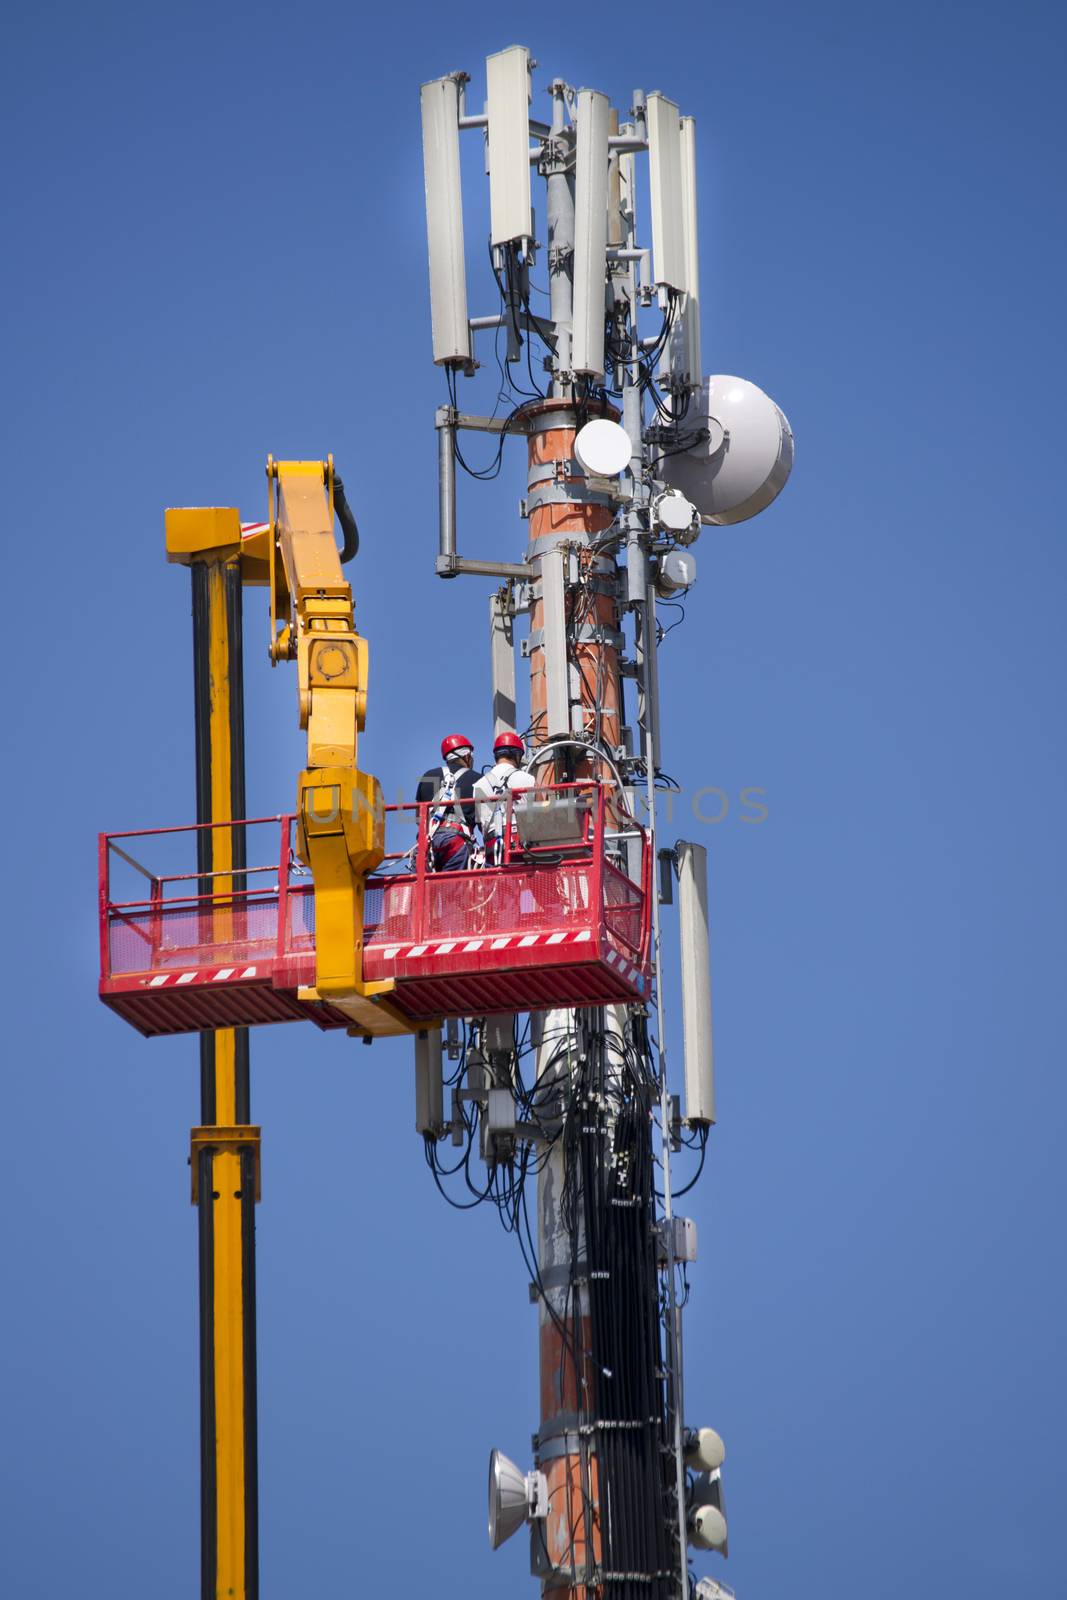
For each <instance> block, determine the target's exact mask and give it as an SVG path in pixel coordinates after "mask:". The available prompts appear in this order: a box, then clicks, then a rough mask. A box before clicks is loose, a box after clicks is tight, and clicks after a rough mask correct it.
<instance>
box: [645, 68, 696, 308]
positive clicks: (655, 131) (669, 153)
mask: <svg viewBox="0 0 1067 1600" xmlns="http://www.w3.org/2000/svg"><path fill="white" fill-rule="evenodd" d="M646 114H647V118H648V183H649V200H650V203H651V207H652V275H653V279H654V281H655V282H656V284H657V285H658V286H660V287H662V286H664V285H666V286H667V287H668V288H671V289H679V290H685V289H687V288H688V287H689V285H688V280H687V275H686V258H685V238H684V233H683V224H682V130H681V124H680V122H679V119H678V107H677V106H676V105H675V103H674V101H673V100H668V99H666V97H665V96H664V95H661V94H650V95H649V97H648V107H647V113H646Z"/></svg>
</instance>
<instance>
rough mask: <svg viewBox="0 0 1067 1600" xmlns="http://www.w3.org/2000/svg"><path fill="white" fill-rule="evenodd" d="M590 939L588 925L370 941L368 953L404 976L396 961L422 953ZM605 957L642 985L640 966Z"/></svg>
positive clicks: (614, 955)
mask: <svg viewBox="0 0 1067 1600" xmlns="http://www.w3.org/2000/svg"><path fill="white" fill-rule="evenodd" d="M592 938H593V935H592V932H591V930H590V929H589V928H579V929H578V930H577V931H576V932H574V933H502V934H498V935H496V936H493V935H491V934H485V935H484V936H483V937H481V938H475V939H431V940H430V941H428V942H427V943H424V944H414V943H403V944H387V945H378V944H369V945H368V946H367V953H368V954H370V953H371V952H373V954H374V955H375V956H380V957H381V959H382V960H383V961H390V962H396V963H397V964H398V966H397V971H396V976H397V977H398V978H403V975H404V974H403V968H402V967H401V966H400V965H399V964H400V963H402V962H404V961H417V960H419V959H420V958H422V957H424V956H425V957H428V958H433V957H434V956H449V955H452V954H457V955H464V956H465V955H477V954H478V953H479V952H481V953H483V954H485V955H490V954H495V953H496V952H498V951H501V950H516V951H517V950H531V949H533V948H534V947H535V946H541V947H543V948H549V947H551V948H557V947H558V946H559V945H576V944H590V943H591V942H592ZM605 960H606V961H607V962H608V963H609V965H610V966H612V967H614V968H615V970H616V972H618V973H619V974H620V975H621V976H622V977H623V978H625V980H626V982H627V983H629V984H632V985H633V986H634V987H635V988H637V989H639V990H640V989H643V988H644V979H643V978H642V976H641V970H640V968H639V967H635V966H634V965H633V963H632V962H630V961H627V960H626V958H625V956H623V955H621V954H620V953H619V952H618V951H617V950H612V949H609V950H607V951H606V953H605Z"/></svg>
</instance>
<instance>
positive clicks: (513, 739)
mask: <svg viewBox="0 0 1067 1600" xmlns="http://www.w3.org/2000/svg"><path fill="white" fill-rule="evenodd" d="M505 750H508V751H510V752H511V754H512V755H513V756H516V757H517V758H518V759H519V760H520V761H521V760H522V758H523V756H524V755H525V753H526V746H525V745H524V744H523V742H522V740H521V739H520V738H519V736H518V734H517V733H498V734H497V736H496V738H495V739H494V740H493V754H494V755H495V756H498V755H501V754H502V753H503V751H505Z"/></svg>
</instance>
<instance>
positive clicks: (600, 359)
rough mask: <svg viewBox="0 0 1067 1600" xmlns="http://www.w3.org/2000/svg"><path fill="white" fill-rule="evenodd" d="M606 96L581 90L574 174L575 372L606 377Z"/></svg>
mask: <svg viewBox="0 0 1067 1600" xmlns="http://www.w3.org/2000/svg"><path fill="white" fill-rule="evenodd" d="M610 115H611V106H610V103H609V101H608V97H607V95H606V94H599V93H598V92H597V90H595V89H579V91H578V107H577V116H576V123H577V130H578V138H577V150H576V153H575V168H574V304H573V310H572V332H571V368H572V370H573V371H574V372H576V373H580V374H581V375H582V376H584V377H590V378H602V377H603V376H604V314H605V307H606V300H605V294H606V289H605V276H606V272H607V243H608V133H609V131H610V130H609V119H610Z"/></svg>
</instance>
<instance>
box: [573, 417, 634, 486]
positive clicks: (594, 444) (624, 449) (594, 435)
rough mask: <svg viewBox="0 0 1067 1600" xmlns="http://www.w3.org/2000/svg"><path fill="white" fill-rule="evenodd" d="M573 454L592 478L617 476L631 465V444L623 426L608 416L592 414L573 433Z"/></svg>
mask: <svg viewBox="0 0 1067 1600" xmlns="http://www.w3.org/2000/svg"><path fill="white" fill-rule="evenodd" d="M574 454H575V456H576V457H577V459H578V465H579V466H580V467H581V468H582V471H583V472H588V473H589V474H590V475H591V476H592V477H594V478H617V477H618V476H619V473H620V472H625V471H626V468H627V467H628V466H629V465H630V457H631V455H632V454H633V447H632V446H631V444H630V435H629V434H628V433H627V432H626V429H625V428H620V426H619V424H618V423H617V422H612V421H610V420H609V419H608V418H607V417H594V419H593V421H592V422H587V423H586V425H585V427H584V428H580V429H579V430H578V432H577V434H576V435H575V438H574Z"/></svg>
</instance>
